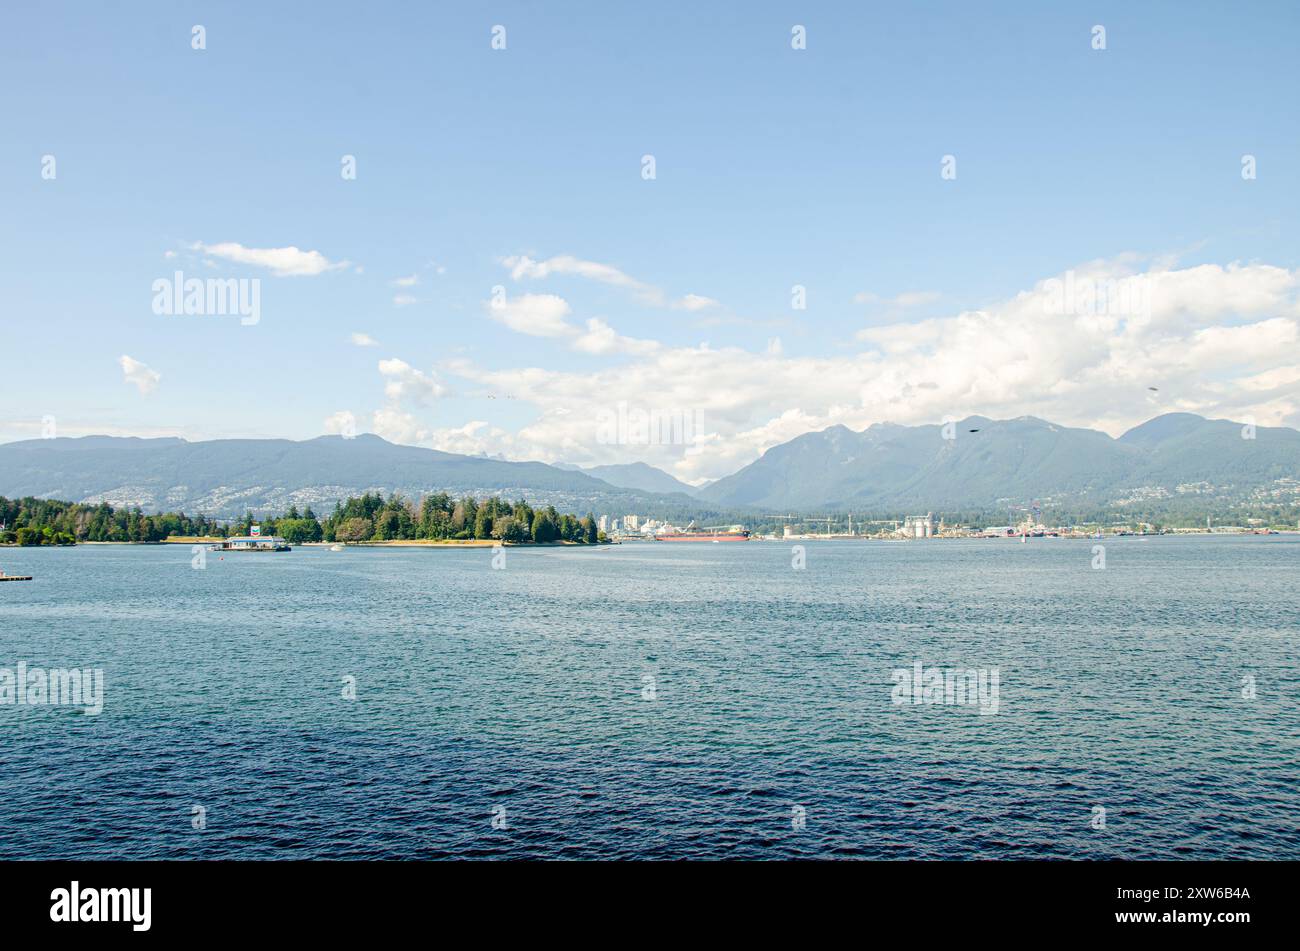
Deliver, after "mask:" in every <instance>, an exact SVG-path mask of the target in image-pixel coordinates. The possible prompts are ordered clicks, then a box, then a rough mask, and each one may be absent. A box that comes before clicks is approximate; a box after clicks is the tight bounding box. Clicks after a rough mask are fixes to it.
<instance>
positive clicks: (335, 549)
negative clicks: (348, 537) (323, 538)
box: [330, 545, 343, 551]
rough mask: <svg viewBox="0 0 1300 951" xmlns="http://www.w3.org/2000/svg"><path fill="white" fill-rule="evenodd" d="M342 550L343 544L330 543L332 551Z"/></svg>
mask: <svg viewBox="0 0 1300 951" xmlns="http://www.w3.org/2000/svg"><path fill="white" fill-rule="evenodd" d="M342 550H343V546H342V545H330V551H342Z"/></svg>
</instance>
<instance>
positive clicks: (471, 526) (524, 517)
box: [277, 492, 603, 545]
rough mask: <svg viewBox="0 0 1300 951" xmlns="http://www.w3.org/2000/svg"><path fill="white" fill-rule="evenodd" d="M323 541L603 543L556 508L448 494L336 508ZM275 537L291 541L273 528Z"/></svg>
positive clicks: (586, 521) (587, 525)
mask: <svg viewBox="0 0 1300 951" xmlns="http://www.w3.org/2000/svg"><path fill="white" fill-rule="evenodd" d="M321 529H322V532H323V534H324V539H325V541H328V542H364V541H396V540H400V539H410V540H416V539H428V540H430V541H451V540H457V539H494V540H497V541H502V542H511V543H514V544H522V543H525V542H540V543H545V542H573V543H575V544H581V545H594V544H596V543H597V542H599V541H602V540H603V538H602V534H603V533H601V532H599V531H598V530H597V528H596V520H595V518H593V517H592V515H591V514H590V513H588V514H587V515H586V516H585V517H584V518H578V516H576V515H561V514H560V513H559V512H557V511H556V510H555V507H554V506H552V505H548V506H547V507H546V508H537V509H535V508H533V507H532V506H531V505H529V504H528V503H527V502H525V501H524V500H523V499H520V500H519V501H518V502H513V503H512V502H507V501H505V500H504V499H500V498H495V497H494V498H488V499H484V500H483V501H481V502H480V501H478V500H477V499H475V498H474V497H473V496H465V497H464V498H460V499H455V498H452V497H451V496H450V495H448V494H447V493H446V492H438V493H436V494H433V495H426V496H425V497H424V498H423V499H422V500H421V501H420V503H419V504H418V505H415V504H412V503H410V502H408V501H407V500H406V499H403V498H402V497H401V496H398V495H393V496H390V497H389V498H388V499H387V500H385V499H384V498H383V496H381V495H380V494H379V493H377V492H376V493H370V492H367V493H366V494H364V495H362V496H358V497H353V498H349V499H348V500H347V501H346V502H340V503H337V504H336V505H335V507H334V511H333V513H332V514H331V515H330V516H329V518H327V519H326V520H325V521H324V523H323V524H322V526H321ZM277 534H279V535H283V536H284V537H285V538H286V539H289V536H288V535H286V534H285V533H284V532H283V531H281V530H279V529H277Z"/></svg>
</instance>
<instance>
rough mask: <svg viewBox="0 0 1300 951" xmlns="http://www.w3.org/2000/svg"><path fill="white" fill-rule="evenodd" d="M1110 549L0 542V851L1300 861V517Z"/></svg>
mask: <svg viewBox="0 0 1300 951" xmlns="http://www.w3.org/2000/svg"><path fill="white" fill-rule="evenodd" d="M1092 544H1093V543H1092V542H1090V541H1069V540H1060V539H1037V540H1034V541H1032V542H1031V543H1029V544H1026V545H1020V544H1017V543H1014V542H1008V541H999V540H994V541H931V542H909V543H863V542H808V543H806V548H807V568H806V569H805V570H802V571H796V570H792V569H791V551H790V545H788V544H779V543H766V542H751V543H748V544H723V545H708V544H704V545H665V544H659V545H623V546H621V547H615V548H605V549H600V550H578V549H538V550H527V549H512V550H510V551H509V552H508V555H507V559H508V561H507V566H506V568H505V570H493V569H492V568H491V558H492V556H491V552H490V551H488V550H483V549H480V550H419V549H407V550H393V549H388V550H380V549H351V550H348V551H345V552H341V553H333V552H329V551H326V550H323V549H298V550H295V551H294V552H292V553H289V554H283V555H242V556H241V555H227V556H226V557H225V558H224V560H220V556H219V555H215V554H214V555H211V556H210V557H209V560H208V566H207V568H206V569H205V570H201V571H199V570H194V569H192V568H191V567H190V549H189V547H188V546H151V547H128V546H82V547H78V548H76V549H72V550H63V551H58V550H14V549H0V567H3V568H5V569H6V570H8V571H9V572H10V573H20V574H33V575H35V576H36V578H37V580H36V581H34V582H30V583H12V584H3V585H0V667H7V668H10V669H13V668H15V667H16V665H17V663H18V661H26V662H27V663H28V664H29V665H32V666H43V667H69V666H84V667H101V668H103V670H104V673H105V679H106V688H105V707H104V711H103V713H102V714H101V715H99V716H97V717H94V716H86V715H84V714H83V713H82V712H80V711H79V710H76V709H72V708H67V707H50V706H45V707H39V706H16V705H8V706H0V858H78V857H88V858H91V857H93V858H170V857H182V858H268V857H275V858H316V857H320V858H445V857H475V856H495V857H572V858H586V857H602V858H624V857H637V858H680V857H706V858H787V857H836V856H860V857H871V858H922V857H924V858H1011V857H1023V858H1037V857H1059V858H1118V857H1127V858H1178V857H1186V858H1293V859H1294V858H1300V786H1298V785H1297V778H1298V777H1297V774H1298V773H1300V742H1298V741H1300V706H1298V705H1297V698H1298V697H1300V665H1298V664H1297V659H1296V639H1297V633H1298V632H1300V594H1297V589H1296V583H1295V582H1296V578H1297V568H1300V538H1297V537H1296V536H1274V537H1249V538H1233V537H1219V538H1206V537H1198V538H1153V539H1137V538H1126V539H1112V540H1109V541H1107V542H1106V559H1107V567H1106V570H1104V571H1097V570H1093V569H1092V568H1091V561H1092V552H1091V546H1092ZM917 660H920V661H922V662H923V663H924V664H926V665H934V666H944V667H946V666H949V665H960V666H963V667H975V668H991V667H997V668H998V669H999V672H1000V706H999V711H998V712H997V714H996V715H990V716H981V715H979V713H978V711H977V709H976V708H972V707H968V706H947V705H921V706H913V705H910V704H909V705H898V704H895V703H893V702H892V701H891V689H892V686H893V683H892V681H891V673H892V672H893V671H894V670H895V669H897V668H910V667H911V665H912V663H913V662H914V661H917ZM1247 675H1250V676H1253V677H1254V678H1255V683H1256V689H1257V691H1258V697H1257V699H1255V700H1253V701H1252V700H1246V699H1243V697H1242V689H1243V687H1242V684H1243V677H1245V676H1247ZM346 677H355V678H356V699H355V700H347V699H344V698H343V697H342V693H343V691H344V689H345V687H344V683H343V680H344V678H346ZM646 678H653V680H647V679H646ZM650 694H653V699H647V696H648V695H650ZM196 805H198V806H202V807H203V808H204V809H205V810H206V828H204V829H202V830H195V829H194V828H192V821H191V820H192V817H193V807H194V806H196ZM796 806H802V807H803V809H804V813H805V815H806V826H805V827H804V828H802V829H795V828H793V823H792V816H793V815H794V814H795V813H794V812H793V811H792V810H794V807H796ZM1095 806H1101V807H1104V808H1105V810H1106V817H1105V820H1106V827H1105V828H1104V829H1094V828H1093V827H1092V825H1091V822H1092V820H1093V819H1094V815H1095V813H1094V811H1093V809H1094V807H1095ZM494 815H495V816H497V817H498V824H500V821H501V820H500V817H501V816H504V821H505V825H506V827H505V828H494V827H493V817H494Z"/></svg>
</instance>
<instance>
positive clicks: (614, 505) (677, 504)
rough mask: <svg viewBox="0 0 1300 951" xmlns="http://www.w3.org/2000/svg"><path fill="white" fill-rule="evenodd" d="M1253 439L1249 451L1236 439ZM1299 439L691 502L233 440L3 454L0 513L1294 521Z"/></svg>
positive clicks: (1028, 437) (554, 477)
mask: <svg viewBox="0 0 1300 951" xmlns="http://www.w3.org/2000/svg"><path fill="white" fill-rule="evenodd" d="M1246 434H1248V435H1249V436H1250V437H1251V438H1243V435H1246ZM1298 480H1300V432H1297V431H1296V430H1294V429H1288V428H1282V427H1258V428H1254V429H1248V428H1247V427H1244V426H1243V424H1241V423H1234V422H1230V421H1228V420H1210V419H1205V418H1203V417H1200V416H1196V415H1193V414H1190V413H1172V414H1168V415H1165V416H1159V417H1156V418H1155V419H1152V420H1149V421H1147V422H1145V423H1143V424H1141V425H1140V426H1137V427H1135V428H1134V429H1131V430H1129V431H1128V432H1126V433H1124V434H1123V435H1122V436H1120V437H1119V438H1118V439H1115V438H1112V437H1111V436H1109V435H1107V434H1105V433H1102V432H1098V431H1096V430H1090V429H1077V428H1071V427H1066V426H1060V425H1056V424H1054V423H1050V422H1047V421H1045V420H1041V419H1037V418H1035V417H1032V416H1025V417H1020V418H1018V419H1009V420H992V419H988V418H986V417H982V416H971V417H968V418H966V419H964V420H961V421H960V422H956V423H950V424H946V425H944V426H939V425H930V426H901V425H896V424H892V423H878V424H875V425H873V426H870V427H868V428H867V429H865V430H863V431H861V432H856V431H854V430H851V429H849V428H847V427H845V426H832V427H830V428H829V429H825V430H822V431H820V432H810V433H805V434H803V435H801V436H798V437H796V438H794V439H792V440H790V441H789V442H786V443H783V444H781V445H778V446H774V447H772V448H771V449H768V450H767V451H766V452H765V453H764V454H763V455H762V456H761V457H760V458H758V459H756V460H755V461H754V462H752V463H750V464H749V465H747V466H745V467H744V468H743V469H741V470H739V471H738V472H735V473H733V474H732V475H729V476H727V477H725V478H723V479H719V480H718V481H716V482H714V483H711V484H709V485H707V486H705V487H703V488H700V489H693V488H692V487H690V486H688V485H686V484H685V483H683V482H680V481H679V480H677V479H674V478H673V477H672V476H670V475H668V474H667V473H665V472H663V471H661V470H659V469H656V468H654V467H652V466H648V465H646V464H644V463H632V464H628V465H610V466H597V467H593V468H588V469H580V468H579V467H577V466H572V465H563V464H561V465H547V464H545V463H541V462H508V461H503V460H499V459H489V458H486V457H482V456H465V455H458V454H455V453H448V452H440V451H437V450H433V449H422V448H418V447H414V446H399V445H395V444H393V443H390V442H387V441H385V440H383V439H381V438H379V437H378V436H373V435H361V436H357V437H355V438H353V439H345V438H343V437H341V436H321V437H318V438H316V439H309V440H304V441H301V442H296V441H292V440H287V439H228V440H212V441H203V442H188V441H186V440H183V439H177V438H162V439H140V438H133V437H127V438H123V437H110V436H85V437H80V438H59V439H33V440H25V441H21V442H13V443H7V444H4V445H0V495H6V496H10V497H15V496H24V495H33V496H37V497H43V498H58V499H67V500H71V501H78V502H82V501H84V502H101V501H103V502H108V503H109V504H112V505H132V506H133V505H139V506H140V507H141V508H143V509H145V510H146V511H155V510H183V511H186V512H189V513H200V512H201V513H204V514H208V515H212V516H217V517H231V516H237V515H240V514H242V513H243V512H245V511H248V510H252V511H255V512H259V513H262V512H265V513H273V512H277V511H283V510H284V509H286V508H288V506H289V505H297V506H299V507H300V508H301V507H303V506H304V505H311V506H314V507H315V508H316V509H317V514H324V512H323V511H322V509H328V508H329V507H332V505H333V503H334V501H335V500H337V499H340V498H344V497H346V496H348V495H355V494H358V493H360V492H364V491H379V492H382V493H384V494H388V493H391V492H399V493H401V494H402V495H405V496H407V497H409V498H413V499H418V498H419V497H420V496H421V495H423V494H425V493H427V492H434V491H448V492H452V493H458V494H460V493H469V494H475V495H478V496H483V495H488V494H494V495H495V494H500V495H503V496H505V497H508V498H518V497H521V496H522V497H525V498H527V499H528V500H529V501H530V502H533V503H535V504H536V503H540V504H553V505H555V506H556V507H557V508H563V510H565V511H578V512H587V511H594V512H597V513H602V512H603V513H608V514H622V513H628V512H636V513H638V514H641V515H652V516H655V517H666V518H673V519H682V520H685V519H687V518H690V517H702V518H711V517H713V516H716V515H718V514H720V513H749V514H751V515H757V514H773V513H779V512H783V511H794V512H801V513H804V514H808V513H810V512H814V511H822V512H827V511H853V512H877V513H898V512H900V511H903V510H915V511H916V512H923V511H935V512H940V511H945V510H947V511H970V510H973V509H990V508H1007V507H1017V506H1020V507H1023V506H1026V505H1030V504H1033V503H1038V504H1041V505H1043V506H1045V507H1046V506H1057V507H1068V508H1071V509H1075V510H1079V509H1084V508H1089V507H1091V508H1099V507H1105V506H1115V505H1121V506H1122V505H1134V504H1141V505H1142V506H1144V507H1146V508H1157V509H1158V508H1170V509H1174V508H1179V507H1183V508H1186V507H1188V506H1189V505H1192V504H1196V505H1222V504H1223V503H1225V502H1229V503H1232V502H1241V501H1251V502H1260V503H1277V504H1288V505H1294V504H1300V481H1298Z"/></svg>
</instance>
